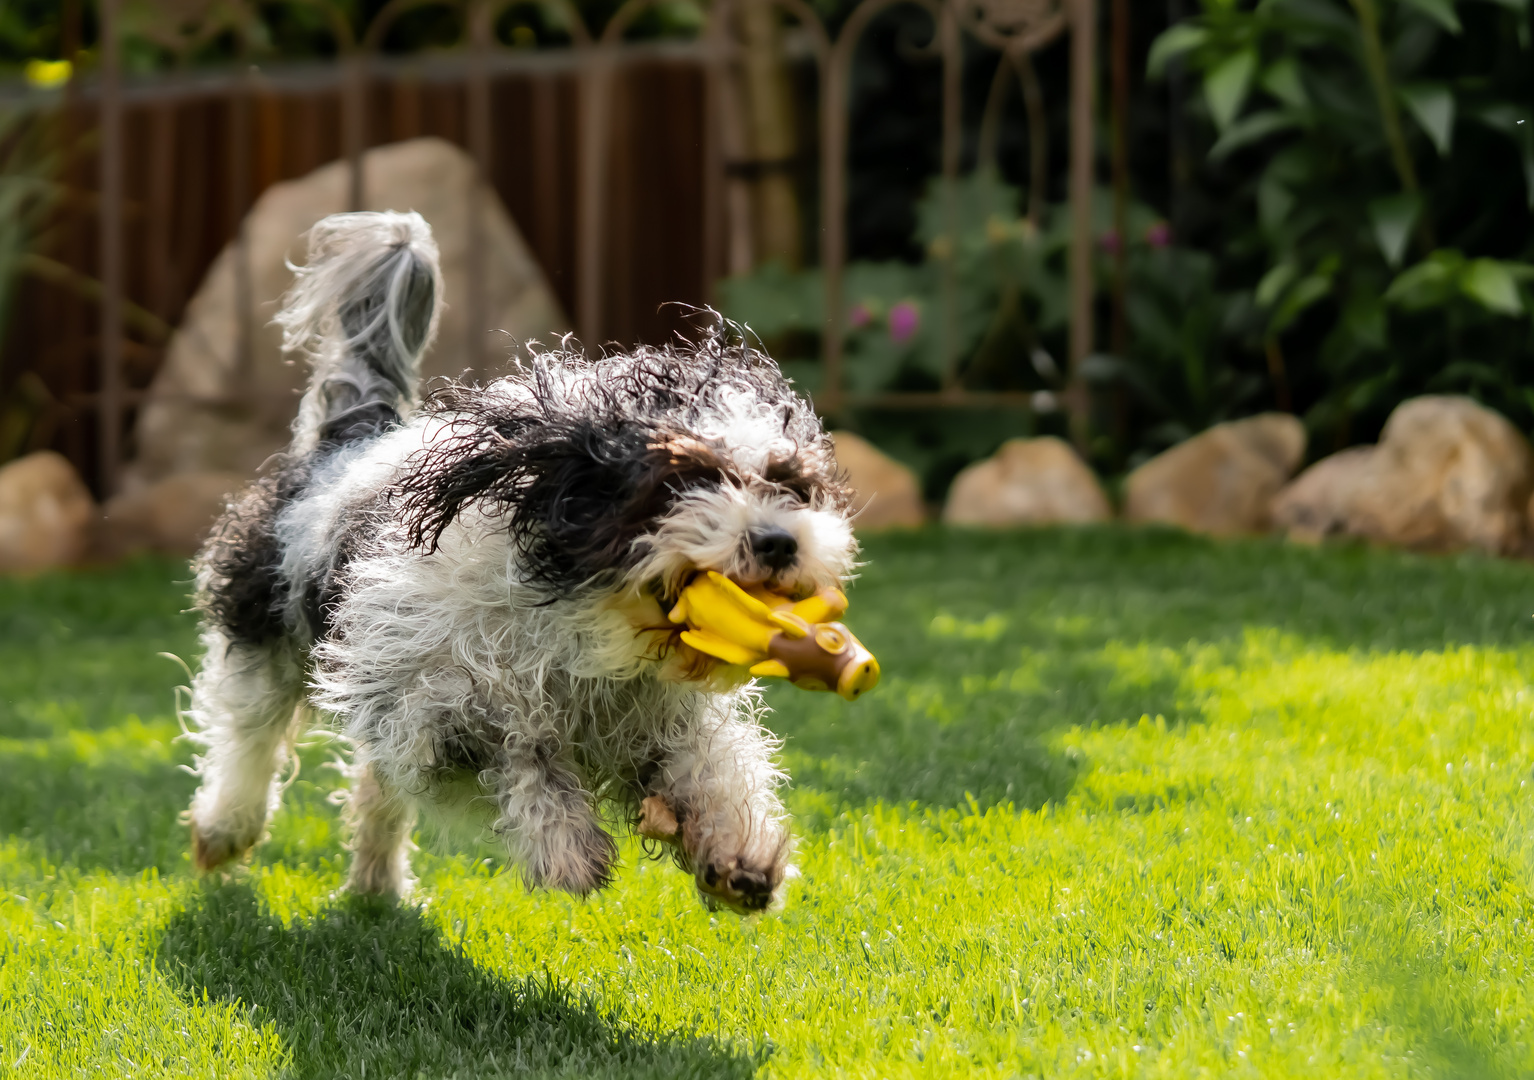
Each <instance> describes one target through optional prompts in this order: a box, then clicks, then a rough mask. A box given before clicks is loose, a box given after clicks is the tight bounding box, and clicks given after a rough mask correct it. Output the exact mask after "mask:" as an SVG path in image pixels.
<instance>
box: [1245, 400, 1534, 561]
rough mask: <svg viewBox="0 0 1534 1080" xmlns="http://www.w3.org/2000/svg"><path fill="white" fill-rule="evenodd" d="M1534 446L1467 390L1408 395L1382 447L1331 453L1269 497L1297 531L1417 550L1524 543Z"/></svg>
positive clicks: (1491, 548)
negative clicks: (1454, 393)
mask: <svg viewBox="0 0 1534 1080" xmlns="http://www.w3.org/2000/svg"><path fill="white" fill-rule="evenodd" d="M1531 493H1534V451H1531V449H1530V447H1529V442H1528V440H1527V439H1525V438H1524V437H1523V435H1522V434H1520V433H1519V432H1518V430H1517V429H1516V428H1514V427H1513V425H1512V424H1510V423H1509V422H1508V421H1507V419H1506V418H1505V417H1503V416H1502V415H1501V414H1500V413H1496V412H1493V411H1492V410H1491V409H1488V408H1486V407H1485V406H1482V405H1479V404H1477V403H1476V402H1474V401H1472V400H1471V399H1469V398H1466V397H1448V396H1429V397H1419V398H1413V399H1412V400H1410V401H1406V402H1402V403H1401V404H1400V405H1399V406H1397V407H1396V410H1395V412H1393V413H1391V414H1390V418H1389V419H1388V420H1387V421H1386V422H1385V429H1384V430H1383V431H1382V432H1380V441H1379V443H1378V445H1376V446H1365V447H1355V448H1353V449H1351V450H1344V451H1343V452H1341V453H1339V454H1333V455H1332V456H1331V457H1328V458H1325V459H1323V460H1321V461H1319V462H1317V463H1316V464H1315V465H1313V466H1311V467H1310V468H1309V469H1307V470H1305V472H1303V473H1301V474H1300V476H1299V477H1298V478H1297V479H1296V480H1295V481H1294V483H1292V484H1290V485H1289V486H1288V487H1287V488H1285V489H1284V490H1283V491H1282V492H1281V493H1280V494H1279V495H1278V497H1277V498H1276V499H1274V501H1273V519H1274V523H1275V524H1276V525H1278V527H1280V528H1282V529H1283V530H1285V531H1286V532H1287V533H1288V535H1289V536H1290V537H1292V538H1294V539H1296V540H1306V541H1315V540H1319V539H1322V538H1325V537H1328V536H1354V537H1361V538H1363V539H1367V540H1371V541H1374V542H1376V543H1381V544H1390V545H1393V546H1397V547H1405V548H1413V549H1416V550H1419V551H1455V550H1459V549H1463V548H1477V549H1479V550H1481V551H1485V552H1489V553H1492V554H1500V555H1511V554H1517V553H1521V552H1523V551H1524V549H1525V547H1526V545H1527V542H1528V535H1529V532H1528V508H1529V499H1530V495H1531Z"/></svg>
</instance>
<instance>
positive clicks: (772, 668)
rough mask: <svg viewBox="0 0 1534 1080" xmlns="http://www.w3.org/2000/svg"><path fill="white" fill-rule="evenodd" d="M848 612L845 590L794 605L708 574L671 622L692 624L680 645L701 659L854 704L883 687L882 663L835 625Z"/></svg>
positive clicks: (682, 600)
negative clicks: (709, 658) (703, 656)
mask: <svg viewBox="0 0 1534 1080" xmlns="http://www.w3.org/2000/svg"><path fill="white" fill-rule="evenodd" d="M846 610H847V597H846V596H845V595H843V593H842V591H841V590H840V589H835V588H829V589H822V590H821V591H820V592H818V593H816V594H815V595H814V596H811V597H809V598H808V599H805V600H800V601H799V602H798V603H794V602H792V601H790V600H789V599H788V598H787V597H784V596H779V595H777V594H776V593H771V592H768V591H767V590H765V589H763V588H761V587H759V586H753V587H751V588H750V589H743V588H741V587H740V586H739V585H737V584H735V582H733V581H731V580H730V579H729V578H727V577H725V576H724V575H723V574H720V573H718V572H716V571H713V570H710V571H708V572H707V573H704V574H699V575H698V576H697V577H695V578H694V579H693V580H692V582H691V583H690V584H689V585H688V586H687V587H686V588H685V589H683V590H682V595H681V598H680V599H679V600H678V601H677V603H676V606H675V607H673V608H672V609H671V612H670V614H669V616H668V617H669V618H670V619H671V621H672V622H674V623H686V624H687V629H686V630H683V631H682V640H683V641H684V642H686V643H687V644H688V645H690V646H692V647H693V648H694V649H697V650H698V651H699V652H701V653H705V654H707V655H709V656H712V657H714V658H716V659H718V660H723V661H724V662H725V663H726V664H735V665H737V666H739V667H744V668H747V669H749V670H750V672H751V674H753V675H760V676H769V677H777V678H782V679H787V680H789V681H790V682H792V683H793V684H794V685H795V686H797V687H799V688H800V689H802V690H834V691H835V692H836V693H838V694H840V695H841V696H842V697H844V698H846V699H847V700H848V701H856V700H857V699H858V698H859V697H861V696H862V695H863V694H865V693H867V692H868V691H870V690H872V689H873V688H874V687H875V686H876V685H878V682H879V661H877V660H875V659H874V655H873V653H871V652H869V651H868V650H867V649H866V648H864V646H863V643H862V642H861V641H859V640H858V639H857V638H856V637H854V636H853V634H852V631H850V630H848V629H847V627H846V626H845V625H844V624H842V623H840V622H837V621H835V620H836V619H838V618H839V617H840V616H841V615H842V614H843V613H844V612H845V611H846Z"/></svg>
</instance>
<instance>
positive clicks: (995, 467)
mask: <svg viewBox="0 0 1534 1080" xmlns="http://www.w3.org/2000/svg"><path fill="white" fill-rule="evenodd" d="M1112 516H1113V508H1112V506H1111V505H1110V504H1109V502H1108V496H1107V495H1106V494H1104V492H1103V488H1102V485H1101V484H1100V483H1098V480H1097V476H1096V474H1094V473H1093V472H1092V470H1091V469H1090V468H1088V467H1087V464H1086V463H1085V462H1083V461H1082V460H1081V458H1080V457H1079V456H1077V454H1076V451H1075V450H1073V449H1071V447H1070V445H1069V444H1068V443H1065V442H1063V441H1061V440H1060V439H1056V438H1054V437H1053V436H1045V437H1043V438H1039V439H1011V440H1009V441H1008V442H1006V443H1003V444H1002V447H1001V449H1000V450H998V451H996V453H995V455H994V456H992V457H990V458H987V459H986V460H985V461H981V462H977V463H975V464H974V465H971V466H969V467H968V468H967V469H965V470H964V471H963V472H961V473H959V475H958V476H957V477H955V478H954V482H953V487H952V488H951V489H950V490H949V493H948V502H947V504H946V505H945V506H944V507H943V520H944V521H946V522H947V523H948V524H950V525H992V526H1007V525H1053V524H1061V523H1070V524H1085V523H1087V522H1092V521H1107V520H1108V519H1109V518H1110V517H1112Z"/></svg>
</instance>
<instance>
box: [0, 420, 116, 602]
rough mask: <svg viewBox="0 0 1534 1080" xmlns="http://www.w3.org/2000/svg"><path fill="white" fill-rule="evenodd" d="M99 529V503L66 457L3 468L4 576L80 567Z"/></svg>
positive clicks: (39, 455) (36, 457)
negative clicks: (76, 565) (96, 527)
mask: <svg viewBox="0 0 1534 1080" xmlns="http://www.w3.org/2000/svg"><path fill="white" fill-rule="evenodd" d="M95 523H96V502H95V500H94V499H92V498H91V493H90V491H89V490H88V489H87V488H86V486H85V483H84V481H82V480H81V479H80V474H79V473H77V472H75V467H74V466H73V465H71V464H70V463H69V459H68V458H66V457H64V455H62V454H56V453H54V452H53V451H52V450H39V451H37V452H36V453H32V454H28V455H26V456H25V457H22V458H18V459H16V460H15V461H12V462H10V463H9V464H7V465H4V466H0V573H6V574H32V573H37V572H38V571H41V570H48V569H50V568H52V567H56V566H69V565H72V564H74V563H77V562H79V561H80V560H81V559H83V558H84V557H85V556H86V554H87V553H88V551H89V550H90V546H91V536H92V533H93V530H94V527H95Z"/></svg>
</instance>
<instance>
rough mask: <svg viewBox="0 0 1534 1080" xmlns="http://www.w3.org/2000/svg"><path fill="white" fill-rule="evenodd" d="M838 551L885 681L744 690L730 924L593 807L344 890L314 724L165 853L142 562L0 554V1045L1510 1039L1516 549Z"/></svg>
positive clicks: (982, 1046)
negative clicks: (795, 870) (214, 819)
mask: <svg viewBox="0 0 1534 1080" xmlns="http://www.w3.org/2000/svg"><path fill="white" fill-rule="evenodd" d="M868 555H869V558H870V564H869V567H868V569H867V571H866V573H865V576H864V579H863V580H862V581H861V582H860V583H859V584H858V586H857V587H856V588H855V590H854V591H853V593H852V600H853V605H852V610H851V612H850V615H849V621H850V622H851V623H852V624H853V625H854V627H855V628H856V629H857V631H858V633H859V635H860V636H861V637H862V638H863V639H864V640H865V641H866V642H867V643H868V644H869V645H870V647H871V648H873V649H874V651H875V652H876V653H877V654H878V655H879V657H880V660H881V662H882V663H883V665H884V669H885V672H886V680H885V683H884V685H882V686H881V687H880V688H879V690H878V692H877V693H876V694H874V695H871V696H870V697H868V698H866V699H864V700H862V701H860V702H858V703H857V704H856V705H852V706H848V705H847V704H845V703H843V702H840V701H839V700H837V699H835V698H833V697H831V696H830V695H810V694H805V693H801V692H797V691H793V690H791V689H785V688H780V689H776V690H774V691H773V692H772V701H773V704H774V705H775V706H776V707H777V708H778V713H777V716H776V718H775V721H774V723H775V726H776V727H777V729H778V730H779V731H780V732H781V733H782V734H783V735H784V736H785V740H786V742H785V748H784V752H783V758H784V762H785V764H786V765H787V767H788V768H789V770H790V771H791V772H792V773H793V775H794V777H795V780H794V785H793V787H792V789H791V790H790V791H789V793H788V801H789V803H790V806H791V808H792V809H793V810H794V812H795V815H796V820H797V822H798V830H799V833H800V848H799V858H798V862H799V865H800V867H801V869H802V877H801V878H800V879H799V880H798V881H796V882H795V883H793V885H792V888H791V894H790V899H789V904H788V907H787V909H786V910H785V911H784V912H783V913H782V914H780V915H774V916H767V917H762V918H757V919H753V920H749V921H742V920H740V919H737V918H735V917H734V916H722V915H711V914H710V913H709V912H707V911H705V910H704V909H703V908H702V907H701V906H700V905H699V904H698V903H697V901H696V899H695V897H694V896H693V895H692V890H691V887H690V884H689V882H688V880H687V879H686V878H685V877H684V876H683V875H681V874H679V873H678V872H676V870H675V869H674V868H672V867H671V866H669V865H668V864H662V863H656V862H651V861H649V860H646V859H645V858H644V857H643V852H642V850H641V849H640V848H639V847H638V846H637V845H636V844H633V843H628V844H626V845H625V848H624V852H625V865H624V869H623V871H622V873H621V874H620V876H619V880H618V882H617V883H616V884H615V885H614V887H613V888H612V889H611V890H609V891H608V892H607V893H605V894H603V895H602V896H600V897H597V898H595V899H593V900H589V901H578V900H573V899H571V898H569V897H565V896H562V895H549V894H542V893H529V892H528V891H527V890H526V889H525V888H524V887H523V886H522V885H521V884H520V881H519V880H518V878H517V877H516V875H515V873H514V872H512V871H508V870H507V869H506V868H504V867H502V866H501V865H500V864H499V863H497V862H495V861H494V860H486V859H484V858H483V853H482V852H470V851H456V850H454V849H452V848H451V847H443V846H442V845H441V844H440V843H438V844H435V845H433V846H432V847H431V848H430V850H427V851H423V852H422V853H420V854H419V855H418V857H417V860H416V867H417V871H418V873H419V875H420V885H419V888H418V895H417V901H418V902H417V903H416V904H413V905H409V906H405V907H400V908H393V907H386V906H379V905H376V904H368V903H363V902H359V901H357V900H355V899H352V898H349V897H346V896H344V895H342V894H339V893H338V889H339V886H340V883H341V881H342V877H343V870H344V865H345V853H344V850H343V844H342V834H341V828H340V824H339V820H338V814H337V810H336V808H335V806H334V804H333V802H332V800H331V799H330V797H329V796H330V795H331V793H332V792H333V790H334V789H335V788H336V786H337V785H338V783H339V776H338V774H337V773H336V772H335V771H333V770H329V769H327V768H325V763H326V761H327V759H328V758H329V757H330V756H331V755H332V753H333V749H332V748H330V747H327V746H324V745H316V746H313V747H312V748H311V749H309V750H307V751H306V752H305V757H304V763H303V768H302V770H301V771H300V773H299V774H298V776H297V778H296V779H295V780H294V782H293V784H292V785H291V787H290V788H289V790H288V791H287V792H286V795H285V801H284V808H283V810H282V812H281V813H280V814H279V816H278V817H277V819H276V820H275V821H274V822H273V825H272V829H271V836H270V839H269V840H268V841H267V842H266V843H265V844H263V845H262V847H261V848H260V849H259V850H258V852H257V854H256V856H255V858H254V860H253V861H252V864H251V865H250V866H249V867H248V868H246V869H242V870H240V871H239V872H237V873H236V874H235V875H234V876H233V877H232V878H231V879H229V880H216V881H199V880H197V879H196V878H195V877H194V876H193V875H192V874H191V873H190V870H189V864H188V861H187V859H186V837H185V833H184V827H183V826H182V825H181V824H179V821H178V815H179V813H180V811H181V810H182V809H183V808H184V807H185V805H186V801H187V798H188V797H189V795H190V792H191V788H192V784H193V780H192V778H191V777H190V776H188V775H187V774H186V773H185V771H184V770H183V769H182V768H181V767H180V766H182V765H183V764H184V763H185V762H186V761H187V760H188V757H189V755H188V752H187V749H186V747H185V745H184V744H183V743H178V742H176V741H175V736H176V735H177V734H178V729H177V727H176V724H175V721H174V718H173V715H172V697H171V687H172V686H173V685H174V684H175V683H176V682H178V681H181V680H182V678H183V676H182V675H181V674H180V672H179V669H177V668H176V667H175V666H174V665H172V664H170V663H168V662H166V661H163V660H159V659H156V657H155V654H156V653H157V652H161V651H167V652H172V653H177V654H179V655H182V656H187V657H190V656H191V655H192V648H193V627H192V625H191V622H190V619H189V618H187V617H185V616H183V615H181V614H178V612H179V611H180V609H181V608H182V607H184V606H185V603H184V591H185V586H184V585H177V584H175V583H174V580H175V578H176V577H177V575H178V574H179V573H180V570H179V568H176V567H171V566H168V565H164V564H153V563H146V564H139V565H137V566H134V567H130V568H127V569H125V570H123V571H120V572H116V573H113V574H107V575H80V576H75V577H58V578H51V579H45V580H42V581H39V582H34V583H22V584H18V583H4V584H0V612H3V613H4V617H5V621H4V623H3V624H0V688H3V691H4V699H3V704H0V777H3V784H0V927H3V928H4V930H3V932H4V938H3V948H0V1076H5V1075H17V1076H39V1077H52V1076H68V1075H90V1076H96V1075H148V1076H181V1075H188V1076H220V1077H222V1076H242V1075H245V1076H279V1075H280V1076H314V1077H322V1076H323V1077H329V1076H356V1077H360V1076H364V1075H367V1076H417V1075H420V1076H430V1077H443V1076H463V1077H468V1076H475V1077H479V1076H497V1075H513V1074H518V1075H522V1074H529V1073H531V1074H536V1075H566V1076H614V1077H617V1076H656V1077H671V1076H689V1075H691V1076H750V1075H766V1076H785V1077H787V1076H802V1075H842V1076H869V1077H874V1076H878V1077H884V1076H942V1075H955V1076H958V1075H964V1076H969V1075H992V1076H998V1077H1004V1076H1016V1075H1027V1074H1030V1073H1031V1074H1036V1075H1056V1074H1061V1073H1067V1072H1082V1073H1085V1074H1090V1075H1140V1074H1144V1075H1168V1076H1179V1077H1181V1076H1186V1075H1189V1074H1191V1073H1193V1072H1195V1071H1197V1070H1199V1069H1207V1070H1208V1071H1209V1072H1210V1073H1212V1074H1219V1075H1224V1074H1228V1073H1234V1074H1241V1075H1246V1074H1250V1075H1270V1076H1290V1075H1295V1074H1305V1075H1308V1076H1318V1077H1327V1076H1344V1075H1345V1076H1373V1075H1380V1076H1386V1075H1389V1076H1399V1075H1416V1074H1420V1075H1436V1074H1442V1073H1446V1072H1448V1073H1454V1072H1463V1073H1466V1074H1472V1073H1473V1074H1475V1075H1486V1076H1495V1075H1503V1074H1506V1075H1513V1074H1518V1073H1522V1072H1525V1071H1528V1070H1529V1069H1530V1068H1531V1067H1534V1048H1531V1032H1530V1021H1531V1016H1534V1009H1531V1007H1530V1002H1529V994H1528V987H1529V985H1530V972H1529V970H1528V965H1529V961H1530V958H1531V955H1534V943H1531V941H1530V933H1529V919H1530V918H1531V914H1534V912H1531V905H1530V903H1529V897H1530V887H1531V884H1534V815H1531V812H1530V810H1531V806H1530V798H1531V793H1530V780H1531V778H1534V728H1531V725H1530V722H1529V719H1530V707H1531V704H1534V699H1531V697H1530V691H1529V677H1530V675H1531V673H1534V647H1531V646H1534V636H1531V634H1534V620H1531V619H1530V614H1531V612H1534V589H1531V588H1530V586H1531V585H1534V571H1531V570H1530V568H1528V567H1525V566H1523V565H1520V564H1509V563H1496V562H1490V561H1485V560H1478V559H1463V560H1427V559H1416V558H1409V557H1402V556H1396V555H1391V554H1386V553H1371V552H1366V551H1361V550H1356V549H1344V550H1329V551H1309V550H1302V549H1293V548H1286V547H1283V546H1280V545H1274V544H1268V543H1238V544H1223V545H1213V544H1207V543H1204V542H1200V541H1195V540H1191V539H1187V538H1183V537H1178V536H1174V535H1172V534H1166V533H1157V532H1146V533H1132V532H1117V531H1108V530H1104V531H1086V532H1044V533H1035V534H1018V535H1001V536H988V535H966V534H953V533H941V532H929V533H925V534H919V535H914V536H906V537H888V538H882V539H879V540H878V541H877V542H875V543H871V544H870V546H869V552H868ZM424 839H425V838H423V840H424Z"/></svg>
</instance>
